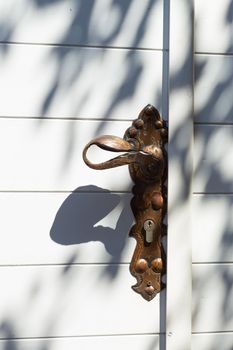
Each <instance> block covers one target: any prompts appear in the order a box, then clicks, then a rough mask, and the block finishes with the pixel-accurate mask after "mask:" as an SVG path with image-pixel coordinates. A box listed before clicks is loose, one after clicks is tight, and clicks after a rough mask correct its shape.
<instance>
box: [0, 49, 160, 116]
mask: <svg viewBox="0 0 233 350" xmlns="http://www.w3.org/2000/svg"><path fill="white" fill-rule="evenodd" d="M1 50H2V55H0V76H1V81H0V94H1V96H2V98H1V101H2V102H1V106H0V116H16V117H62V118H69V117H72V118H77V117H79V118H80V117H81V118H107V119H108V118H120V119H125V118H126V119H133V118H136V117H137V115H138V113H139V112H140V110H141V109H142V107H144V106H145V105H147V104H148V103H151V104H154V105H156V106H157V108H161V106H162V100H161V99H162V56H163V53H162V51H145V50H144V51H143V50H141V51H140V50H139V51H137V50H126V49H125V50H123V49H122V50H115V49H106V48H80V47H61V46H41V45H39V46H34V45H7V46H5V45H3V44H0V52H1ZM12 98H13V101H14V102H13V103H12Z"/></svg>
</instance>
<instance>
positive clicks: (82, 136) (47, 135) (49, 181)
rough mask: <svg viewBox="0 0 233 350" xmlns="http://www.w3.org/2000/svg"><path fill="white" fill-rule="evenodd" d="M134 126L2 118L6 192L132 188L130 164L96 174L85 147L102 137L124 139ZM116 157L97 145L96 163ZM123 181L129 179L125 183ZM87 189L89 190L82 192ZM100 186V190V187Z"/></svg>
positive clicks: (93, 157) (1, 185)
mask: <svg viewBox="0 0 233 350" xmlns="http://www.w3.org/2000/svg"><path fill="white" fill-rule="evenodd" d="M130 125H131V122H130V121H128V122H120V121H113V122H107V121H104V120H101V121H71V120H69V121H64V120H56V121H55V120H41V121H40V120H33V119H30V120H29V119H28V120H25V119H19V120H16V119H1V120H0V157H1V163H2V174H1V179H0V189H1V190H4V191H7V190H11V191H12V190H27V191H28V190H30V191H35V190H36V191H37V190H43V191H44V190H47V191H52V190H56V191H57V190H66V191H74V190H75V189H77V188H78V189H80V187H81V189H80V190H84V191H85V189H87V188H86V186H90V185H93V186H95V187H93V190H97V191H100V190H102V189H107V190H116V191H119V190H129V189H130V188H131V187H132V181H131V179H130V176H129V172H128V168H127V166H122V167H119V168H118V169H117V177H116V176H115V174H116V169H108V170H104V171H96V170H93V169H90V168H89V167H87V166H86V165H85V163H84V162H83V159H82V150H83V148H84V146H85V145H86V144H87V143H88V142H89V141H90V140H91V139H92V138H94V137H96V136H97V135H104V134H110V135H116V136H119V137H123V135H124V132H125V130H126V129H127V128H128V127H129V126H130ZM113 156H114V157H115V156H117V154H116V153H114V155H113V153H111V152H105V151H103V150H100V149H97V147H96V148H94V147H93V149H92V150H91V151H90V153H88V157H89V158H90V159H91V160H92V161H93V162H99V161H101V160H103V159H110V158H111V157H113ZM122 179H123V180H122ZM83 186H84V188H82V187H83ZM96 187H98V188H96Z"/></svg>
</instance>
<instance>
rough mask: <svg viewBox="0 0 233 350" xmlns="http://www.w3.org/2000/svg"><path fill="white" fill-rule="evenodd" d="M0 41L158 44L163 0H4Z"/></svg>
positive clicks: (157, 47)
mask: <svg viewBox="0 0 233 350" xmlns="http://www.w3.org/2000/svg"><path fill="white" fill-rule="evenodd" d="M0 22H1V23H2V27H3V28H4V30H2V31H1V32H0V41H7V42H28V43H44V44H51V43H52V44H63V45H101V46H120V47H122V46H124V47H140V48H153V49H154V48H156V49H162V48H163V0H157V1H156V0H152V1H150V0H143V1H141V0H118V1H111V0H95V1H89V0H68V1H53V0H47V1H43V0H42V1H41V0H8V1H1V3H0Z"/></svg>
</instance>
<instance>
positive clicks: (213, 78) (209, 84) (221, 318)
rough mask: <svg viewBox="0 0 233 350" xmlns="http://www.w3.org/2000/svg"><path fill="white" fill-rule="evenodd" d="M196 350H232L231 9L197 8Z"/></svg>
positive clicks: (225, 4) (220, 5)
mask: <svg viewBox="0 0 233 350" xmlns="http://www.w3.org/2000/svg"><path fill="white" fill-rule="evenodd" d="M195 20H196V27H195V34H196V35H195V36H196V46H195V55H194V58H195V89H194V101H195V104H194V121H195V138H194V143H195V147H194V179H193V201H192V211H193V234H192V261H193V325H192V331H193V334H194V335H193V349H204V350H213V349H222V350H231V349H232V348H233V289H232V288H233V221H232V214H233V211H232V209H233V206H232V205H233V201H232V199H233V198H232V190H233V181H232V179H233V167H232V162H233V3H232V1H230V0H224V1H201V0H195Z"/></svg>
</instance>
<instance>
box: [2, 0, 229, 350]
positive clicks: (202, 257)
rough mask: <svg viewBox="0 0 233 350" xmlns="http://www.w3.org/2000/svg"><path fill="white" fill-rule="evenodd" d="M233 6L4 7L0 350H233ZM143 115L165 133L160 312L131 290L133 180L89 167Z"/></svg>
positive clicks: (125, 2) (44, 3)
mask: <svg viewBox="0 0 233 350" xmlns="http://www.w3.org/2000/svg"><path fill="white" fill-rule="evenodd" d="M232 8H233V7H232V1H231V0H221V1H210V0H208V1H201V0H195V1H192V0H171V1H169V0H143V1H141V0H67V1H62V0H8V1H1V2H0V96H1V101H0V160H1V176H0V192H1V194H0V208H1V219H0V280H1V289H0V310H1V312H0V350H29V349H32V348H33V349H36V350H64V349H67V348H68V349H70V350H73V349H77V348H78V349H82V350H90V349H93V348H94V349H102V350H105V349H109V348H110V349H113V350H115V349H119V348H122V349H123V350H125V349H131V348H132V349H134V350H165V349H166V350H190V349H192V350H215V349H216V350H220V349H221V350H232V344H233V319H232V314H233V312H232V305H233V301H232V295H233V293H232V280H233V279H232V271H233V269H232V266H233V265H232V264H233V255H232V228H233V224H232V175H233V174H232V165H231V164H232V160H233V154H232V130H233V129H232V121H233V119H232V111H233V109H232V101H233V98H232V96H233V93H232V89H233V87H232V76H233V68H232V67H233V30H232ZM194 10H195V11H194ZM193 36H194V39H195V40H193ZM194 42H195V46H193V44H194ZM193 73H194V77H195V80H193ZM148 103H151V104H153V105H155V106H156V107H157V108H158V109H159V111H160V112H161V114H162V115H163V117H164V118H165V119H168V121H169V145H168V155H169V177H168V196H169V207H168V242H167V245H168V247H167V256H168V266H167V289H166V290H165V291H163V292H162V293H161V294H160V295H159V296H157V297H156V298H155V299H154V300H153V301H152V302H150V303H148V302H146V301H145V300H144V299H142V298H141V297H140V296H139V295H137V294H136V293H134V292H133V291H132V290H131V288H130V287H131V285H133V284H134V283H135V280H134V279H133V278H132V276H131V275H130V273H129V262H130V260H131V256H132V253H133V250H134V247H135V242H134V241H133V239H129V238H128V231H129V228H130V227H131V225H132V223H133V216H132V213H131V211H130V205H129V203H130V199H131V191H130V189H131V186H132V182H131V180H130V177H129V174H128V170H127V168H126V167H122V168H118V169H113V170H106V171H101V172H97V171H94V170H91V169H89V168H87V167H86V166H85V165H84V163H83V161H82V156H81V155H82V149H83V147H84V145H85V144H86V143H87V142H88V141H89V140H90V139H92V138H94V137H95V136H97V135H102V134H113V135H116V136H123V134H124V131H125V129H126V128H127V127H128V126H129V125H130V124H131V121H132V120H133V119H135V118H136V117H137V115H138V113H139V112H140V110H141V109H142V108H143V107H144V106H145V105H146V104H148ZM193 130H194V133H193ZM193 136H194V137H193ZM92 157H93V158H94V159H95V160H96V161H98V160H99V159H100V157H101V155H100V153H98V152H95V153H94V154H93V155H92ZM192 279H193V286H192Z"/></svg>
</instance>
